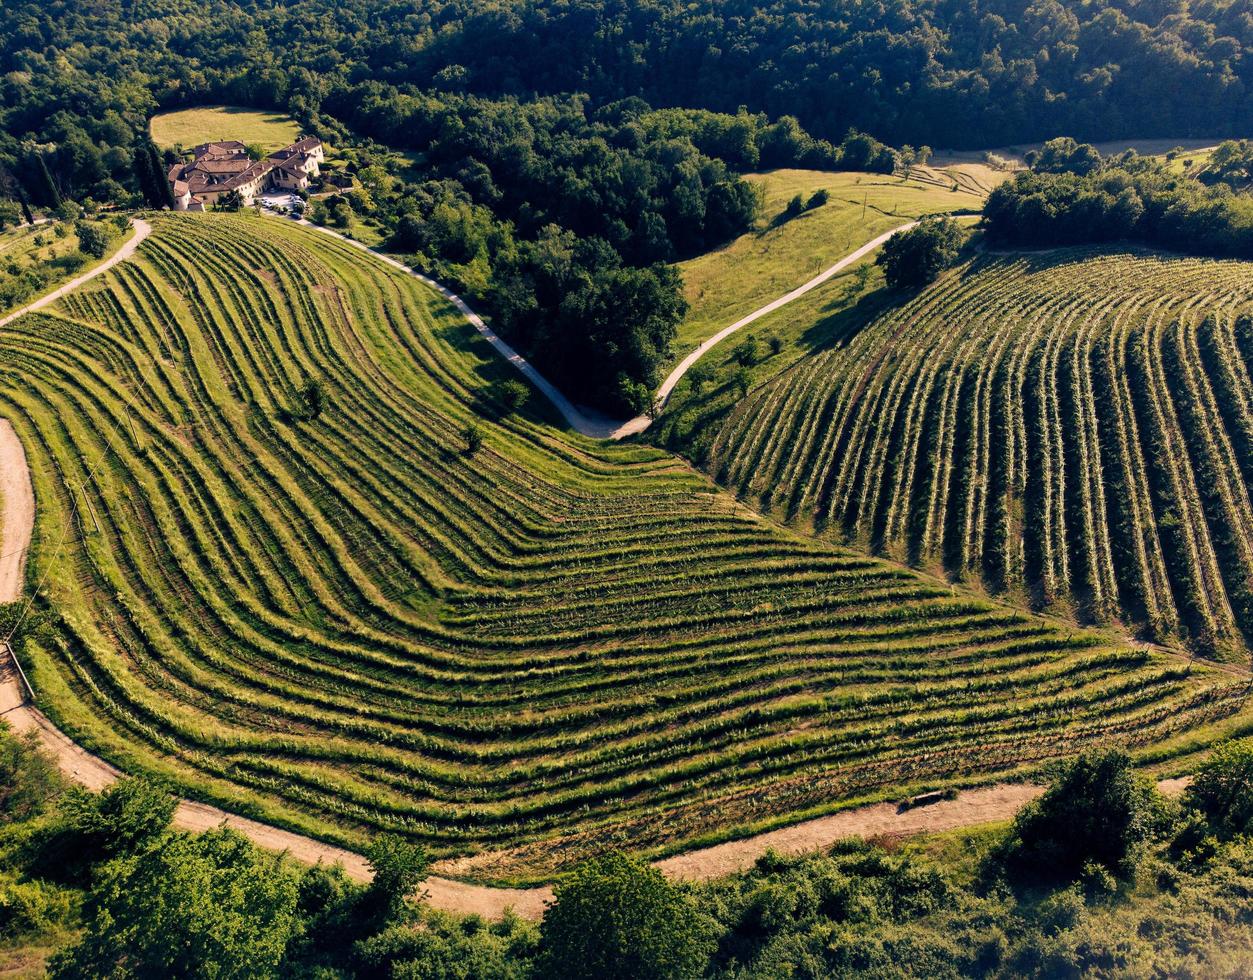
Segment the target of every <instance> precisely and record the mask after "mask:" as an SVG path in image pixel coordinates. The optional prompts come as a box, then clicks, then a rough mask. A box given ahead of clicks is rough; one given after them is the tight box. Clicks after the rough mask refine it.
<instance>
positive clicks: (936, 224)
mask: <svg viewBox="0 0 1253 980" xmlns="http://www.w3.org/2000/svg"><path fill="white" fill-rule="evenodd" d="M962 239H963V235H962V230H961V228H960V227H959V226H958V224H957V222H956V221H954V220H953V219H952V218H937V217H926V218H923V219H922V220H921V221H919V222H918V224H917V225H915V226H914V227H913V228H910V229H909V230H908V231H900V232H897V233H896V234H895V235H893V236H892V237H891V238H889V239H888V241H887V244H886V245H884V246H883V251H882V252H880V253H879V257H878V259H876V260H875V262H876V264H877V265H881V266H883V272H884V276H885V277H886V278H887V282H888V285H889V286H891V287H892V288H893V289H910V288H918V287H921V286H925V285H927V283H930V282H934V281H935V280H936V279H937V278H938V277H939V275H940V273H941V272H943V271H944V270H945V269H947V268H948V267H949V266H950V265H952V264H953V262H954V260H955V259H956V258H957V253H958V251H959V250H960V249H961V245H962Z"/></svg>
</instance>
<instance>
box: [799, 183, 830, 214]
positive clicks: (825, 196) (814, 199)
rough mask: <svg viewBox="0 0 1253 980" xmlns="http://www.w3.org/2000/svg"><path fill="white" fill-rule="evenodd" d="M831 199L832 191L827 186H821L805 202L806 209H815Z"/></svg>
mask: <svg viewBox="0 0 1253 980" xmlns="http://www.w3.org/2000/svg"><path fill="white" fill-rule="evenodd" d="M829 200H831V194H830V192H829V191H828V190H827V189H826V188H825V187H820V188H819V189H818V190H816V191H814V192H813V194H811V195H810V197H809V200H808V201H806V202H805V210H806V211H813V210H814V209H815V208H820V207H822V206H823V205H824V204H826V203H827V201H829Z"/></svg>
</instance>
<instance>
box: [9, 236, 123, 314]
mask: <svg viewBox="0 0 1253 980" xmlns="http://www.w3.org/2000/svg"><path fill="white" fill-rule="evenodd" d="M129 237H130V232H116V234H115V238H114V240H113V242H112V244H111V246H110V249H109V254H111V253H112V252H113V251H114V250H116V249H117V248H119V247H120V246H121V245H122V243H123V242H125V241H126V239H127V238H129ZM106 257H107V256H106ZM95 262H96V260H95V259H92V258H90V257H89V256H86V255H83V254H82V253H81V252H80V251H79V250H78V236H77V235H76V234H75V232H74V224H73V222H68V221H53V222H49V223H47V224H42V225H24V226H22V227H18V228H9V229H8V230H6V231H4V232H0V314H3V313H6V312H7V311H9V310H13V309H16V308H18V307H20V306H24V305H25V304H27V303H30V302H32V301H34V300H36V299H38V298H39V297H40V296H42V295H44V294H46V293H48V292H50V291H51V290H53V289H55V288H56V287H57V286H59V285H61V283H63V282H66V281H68V280H70V279H73V278H74V277H75V276H78V275H81V274H82V273H83V272H85V271H86V270H87V269H89V268H90V267H91V266H92V265H93V264H95Z"/></svg>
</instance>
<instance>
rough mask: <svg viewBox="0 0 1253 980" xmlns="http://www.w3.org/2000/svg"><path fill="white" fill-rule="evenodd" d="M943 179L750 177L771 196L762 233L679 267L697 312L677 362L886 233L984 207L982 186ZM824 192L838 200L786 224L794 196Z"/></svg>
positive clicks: (807, 174) (686, 326)
mask: <svg viewBox="0 0 1253 980" xmlns="http://www.w3.org/2000/svg"><path fill="white" fill-rule="evenodd" d="M984 169H985V170H986V168H984ZM944 173H945V172H943V171H931V170H923V171H920V172H919V178H918V179H910V180H908V181H903V180H901V179H900V178H899V177H892V176H888V175H885V174H866V173H848V172H842V173H826V172H823V171H818V170H775V171H772V172H770V173H766V174H757V175H750V176H749V177H748V178H747V179H748V180H750V181H753V182H754V183H758V184H760V185H761V186H762V187H763V189H764V192H765V207H764V208H763V210H762V217H761V219H760V221H759V227H758V228H757V229H756V230H755V231H752V232H749V233H747V234H745V235H741V236H740V237H739V238H737V239H736V240H735V241H734V242H732V243H731V244H730V245H728V246H726V247H725V248H722V249H719V250H717V251H714V252H709V253H707V254H705V255H702V256H699V257H697V258H694V259H690V260H688V261H686V262H682V263H680V264H679V269H680V271H681V272H682V273H683V280H684V283H685V294H686V296H687V301H688V304H689V307H690V310H689V312H688V316H687V318H686V319H685V320H684V322H683V324H682V325H681V326H680V327H679V335H678V338H677V339H676V341H675V344H674V353H675V358H676V360H677V359H678V358H681V357H682V356H683V355H684V354H686V353H687V352H688V351H690V350H692V349H693V348H694V347H696V346H697V345H699V344H700V343H701V341H703V340H705V339H706V338H707V337H709V336H711V335H712V334H715V333H717V332H718V331H719V330H720V329H722V328H723V327H725V326H727V325H728V324H731V323H734V322H735V321H736V320H738V319H739V318H740V317H742V316H744V315H745V314H747V313H751V312H752V311H753V310H755V309H758V308H759V307H761V306H763V305H765V304H766V303H768V302H770V301H771V300H773V299H775V298H777V297H779V296H782V295H783V294H784V293H786V292H788V291H790V290H792V289H794V288H796V287H797V286H799V285H801V284H802V283H804V282H807V281H808V280H809V279H812V278H813V277H814V276H815V275H817V274H818V273H819V272H821V271H822V270H823V269H825V268H827V267H829V266H830V265H832V264H834V263H835V262H836V261H837V260H838V259H840V258H841V257H842V256H845V255H847V254H848V253H849V252H852V251H853V250H855V249H856V248H857V247H858V246H860V245H862V244H863V243H865V242H867V241H869V240H870V239H872V238H874V237H875V236H876V235H878V234H880V233H881V232H884V231H887V230H889V229H891V228H895V227H897V226H898V225H902V224H904V223H905V222H906V221H908V220H909V219H911V218H917V217H919V216H921V215H924V214H932V213H939V212H950V211H963V210H965V211H970V210H978V209H979V208H981V207H982V206H983V194H984V191H982V190H981V185H979V184H976V183H973V182H967V181H963V182H962V183H958V181H957V179H956V178H954V179H952V180H946V179H945V178H943V177H941V176H939V175H941V174H944ZM991 173H992V171H988V174H991ZM991 179H993V178H990V177H989V178H987V180H989V181H990V180H991ZM954 186H956V187H957V188H958V189H957V190H956V191H954V190H953V187H954ZM820 189H825V190H826V191H828V193H829V194H830V195H831V199H830V201H829V202H828V203H827V204H825V205H824V206H822V207H820V208H816V209H815V210H813V211H808V212H806V213H804V214H801V215H799V216H797V217H795V218H791V219H787V220H785V219H784V215H783V212H784V209H785V208H786V206H787V203H788V201H789V200H791V199H792V197H793V196H794V195H796V194H800V195H802V196H803V197H804V198H805V199H806V200H808V199H809V197H810V195H812V194H813V193H814V192H815V191H817V190H820ZM850 274H851V273H850ZM838 278H844V277H838ZM728 345H729V346H734V342H728Z"/></svg>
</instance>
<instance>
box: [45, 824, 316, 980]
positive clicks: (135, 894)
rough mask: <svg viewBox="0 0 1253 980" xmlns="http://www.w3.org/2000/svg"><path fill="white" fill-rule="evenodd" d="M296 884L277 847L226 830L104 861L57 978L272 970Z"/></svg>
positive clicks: (213, 979) (213, 978) (288, 927)
mask: <svg viewBox="0 0 1253 980" xmlns="http://www.w3.org/2000/svg"><path fill="white" fill-rule="evenodd" d="M296 895H297V884H296V878H295V876H294V875H293V874H292V873H291V872H290V871H289V870H288V869H287V868H286V867H284V865H283V864H282V861H281V859H280V858H279V857H278V856H274V855H269V854H265V853H263V852H261V851H258V850H257V849H256V848H255V847H253V845H252V844H250V843H249V842H248V841H247V840H246V839H245V838H243V837H242V836H240V835H239V834H237V833H235V832H234V831H232V830H228V829H221V830H214V831H210V832H209V833H206V834H201V835H199V836H195V837H192V836H187V835H183V834H178V835H175V836H172V837H170V838H168V839H167V840H165V841H164V842H163V843H162V844H161V846H160V847H153V848H150V849H148V850H146V851H144V852H142V853H140V854H136V855H132V856H130V857H126V858H121V859H119V860H116V861H112V862H110V863H109V864H106V865H105V866H104V867H103V868H101V869H100V872H99V875H98V879H97V881H96V883H95V884H94V885H93V887H92V889H91V892H90V894H89V895H88V897H87V901H86V903H85V907H84V918H85V920H86V931H85V932H84V934H83V936H82V939H81V940H80V941H79V943H78V945H76V946H74V947H71V948H70V949H67V950H65V951H64V952H62V953H59V954H57V955H56V956H55V957H53V959H52V961H51V962H50V964H49V968H50V969H49V973H50V975H51V976H52V977H53V978H64V980H70V978H80V977H133V978H137V980H139V978H152V980H157V978H164V977H198V978H205V980H219V978H220V980H226V978H236V977H238V978H244V977H247V978H265V977H274V976H278V968H279V964H280V963H281V961H282V959H283V955H284V952H285V951H286V949H287V944H288V942H289V941H290V940H291V938H292V937H293V936H294V935H295V933H296V929H297V919H296V915H295V912H296Z"/></svg>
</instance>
